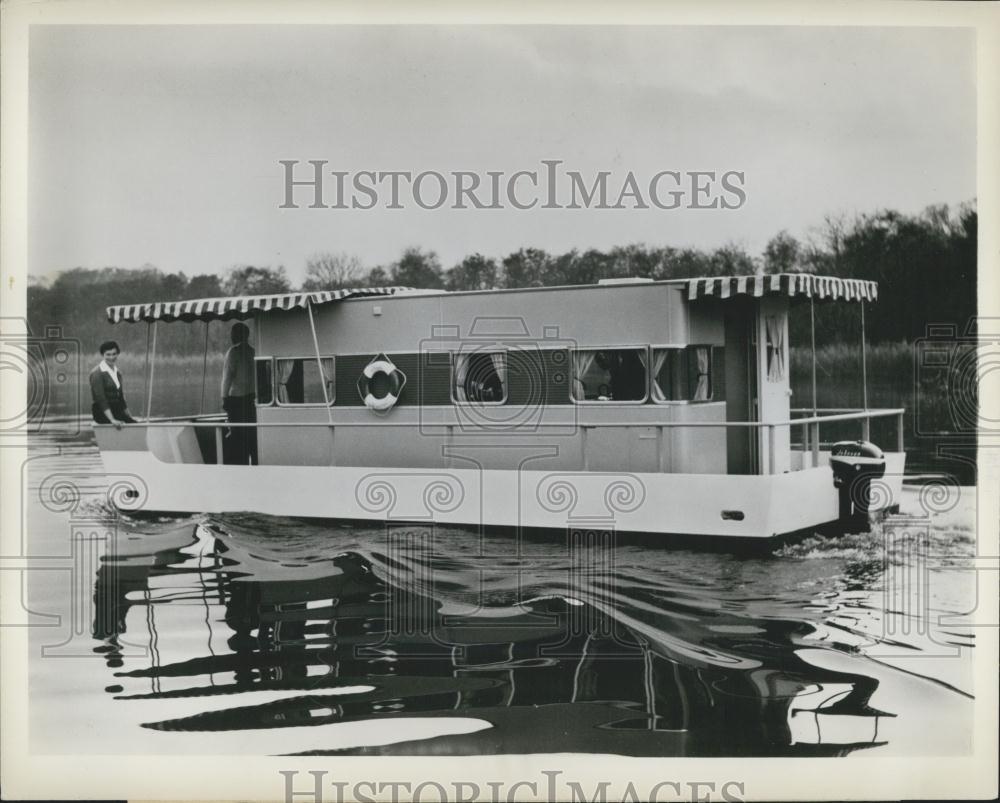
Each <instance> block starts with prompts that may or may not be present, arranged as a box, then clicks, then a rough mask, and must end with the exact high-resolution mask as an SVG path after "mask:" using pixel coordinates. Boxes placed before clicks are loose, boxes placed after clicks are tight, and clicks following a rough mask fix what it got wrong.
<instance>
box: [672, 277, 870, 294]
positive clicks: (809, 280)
mask: <svg viewBox="0 0 1000 803" xmlns="http://www.w3.org/2000/svg"><path fill="white" fill-rule="evenodd" d="M684 281H685V283H686V284H687V298H688V301H694V300H695V299H698V298H733V297H735V296H753V297H756V298H761V297H762V296H774V295H781V296H786V297H788V298H791V299H798V300H801V299H812V300H814V301H877V300H878V283H877V282H872V281H868V280H866V279H841V278H838V277H836V276H816V275H815V274H812V273H773V274H768V275H760V276H710V277H707V278H702V279H685V280H684Z"/></svg>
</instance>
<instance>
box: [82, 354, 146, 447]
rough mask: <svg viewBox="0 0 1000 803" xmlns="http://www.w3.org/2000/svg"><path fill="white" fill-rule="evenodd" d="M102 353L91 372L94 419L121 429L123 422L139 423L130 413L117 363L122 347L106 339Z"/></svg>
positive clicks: (99, 422) (92, 412)
mask: <svg viewBox="0 0 1000 803" xmlns="http://www.w3.org/2000/svg"><path fill="white" fill-rule="evenodd" d="M100 353H101V357H103V359H102V360H101V361H100V363H98V365H97V367H96V368H94V370H93V371H91V372H90V393H91V395H92V396H93V397H94V404H93V406H92V407H91V414H92V415H93V416H94V421H96V422H97V423H98V424H114V426H115V428H116V429H121V428H122V424H135V423H137V422H136V420H135V419H134V418H132V416H131V415H130V414H129V411H128V403H127V402H126V401H125V388H124V382H123V377H122V372H121V371H119V370H118V366H117V364H116V363H117V362H118V355H119V354H120V353H121V349H120V348H118V344H117V343H116V342H115V341H114V340H106V341H104V342H103V343H101V347H100Z"/></svg>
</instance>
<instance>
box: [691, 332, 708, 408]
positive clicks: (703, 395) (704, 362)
mask: <svg viewBox="0 0 1000 803" xmlns="http://www.w3.org/2000/svg"><path fill="white" fill-rule="evenodd" d="M694 353H695V357H696V358H697V360H698V384H697V385H696V386H695V389H694V395H693V396H692V397H691V401H708V399H709V398H710V397H711V395H712V390H711V385H710V384H709V375H708V371H709V362H708V360H709V357H708V354H709V352H708V347H707V346H698V347H697V348H695V350H694Z"/></svg>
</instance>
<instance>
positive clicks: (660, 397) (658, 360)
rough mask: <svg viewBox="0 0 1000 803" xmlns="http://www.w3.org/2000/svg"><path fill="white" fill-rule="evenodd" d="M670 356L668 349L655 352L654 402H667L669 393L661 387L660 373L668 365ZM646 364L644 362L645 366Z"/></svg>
mask: <svg viewBox="0 0 1000 803" xmlns="http://www.w3.org/2000/svg"><path fill="white" fill-rule="evenodd" d="M669 356H670V352H669V351H667V350H666V349H663V350H662V351H654V352H653V401H658V402H661V401H667V398H668V397H667V393H666V391H664V389H663V388H662V387H660V371H662V370H663V366H664V365H666V364H667V358H668V357H669ZM645 364H646V362H645V360H643V365H644V366H645Z"/></svg>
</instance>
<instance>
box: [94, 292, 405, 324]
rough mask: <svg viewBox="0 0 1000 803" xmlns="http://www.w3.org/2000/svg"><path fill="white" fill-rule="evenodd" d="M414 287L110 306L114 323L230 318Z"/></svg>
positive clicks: (376, 294) (381, 294)
mask: <svg viewBox="0 0 1000 803" xmlns="http://www.w3.org/2000/svg"><path fill="white" fill-rule="evenodd" d="M419 292H421V291H419V290H414V289H413V288H412V287H359V288H349V289H344V290H317V291H313V292H303V293H281V294H277V295H267V296H233V297H230V298H199V299H188V300H185V301H155V302H150V303H148V304H119V305H117V306H113V307H108V308H107V313H108V321H109V322H111V323H123V322H124V323H138V322H139V321H149V322H151V321H166V322H168V323H169V322H171V321H184V322H186V323H190V322H192V321H229V320H233V319H238V318H249V317H250V316H251V315H253V314H254V313H255V312H267V311H269V310H293V309H306V308H307V307H309V306H310V305H311V306H314V307H316V306H320V305H322V304H330V303H333V302H335V301H341V300H343V299H345V298H358V297H362V296H391V295H395V294H397V293H419Z"/></svg>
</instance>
